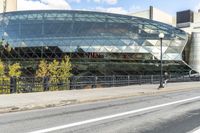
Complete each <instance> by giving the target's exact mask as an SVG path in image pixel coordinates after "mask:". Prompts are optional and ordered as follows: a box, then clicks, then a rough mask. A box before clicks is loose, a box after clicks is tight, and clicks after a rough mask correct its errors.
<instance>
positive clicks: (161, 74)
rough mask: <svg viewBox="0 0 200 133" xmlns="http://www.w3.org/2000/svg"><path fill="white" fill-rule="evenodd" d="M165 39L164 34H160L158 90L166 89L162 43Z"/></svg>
mask: <svg viewBox="0 0 200 133" xmlns="http://www.w3.org/2000/svg"><path fill="white" fill-rule="evenodd" d="M164 37H165V34H164V33H160V34H159V38H160V86H159V88H158V89H161V88H164V86H163V60H162V56H163V52H162V41H163V38H164Z"/></svg>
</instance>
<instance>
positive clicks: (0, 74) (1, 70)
mask: <svg viewBox="0 0 200 133" xmlns="http://www.w3.org/2000/svg"><path fill="white" fill-rule="evenodd" d="M4 76H5V67H4V64H3V62H2V61H1V60H0V77H4Z"/></svg>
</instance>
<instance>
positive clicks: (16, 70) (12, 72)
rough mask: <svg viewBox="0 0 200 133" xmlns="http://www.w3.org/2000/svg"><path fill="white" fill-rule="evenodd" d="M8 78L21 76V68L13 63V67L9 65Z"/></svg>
mask: <svg viewBox="0 0 200 133" xmlns="http://www.w3.org/2000/svg"><path fill="white" fill-rule="evenodd" d="M8 68H9V76H10V77H20V76H21V71H20V69H21V66H20V64H19V63H15V64H13V65H9V66H8Z"/></svg>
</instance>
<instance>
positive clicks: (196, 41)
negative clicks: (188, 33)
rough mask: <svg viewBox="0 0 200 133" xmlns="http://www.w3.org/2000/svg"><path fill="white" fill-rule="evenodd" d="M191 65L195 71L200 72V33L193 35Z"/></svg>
mask: <svg viewBox="0 0 200 133" xmlns="http://www.w3.org/2000/svg"><path fill="white" fill-rule="evenodd" d="M190 48H191V52H190V61H189V65H190V66H191V67H192V69H193V70H195V71H197V72H200V52H199V51H200V32H193V33H192V43H191V47H190Z"/></svg>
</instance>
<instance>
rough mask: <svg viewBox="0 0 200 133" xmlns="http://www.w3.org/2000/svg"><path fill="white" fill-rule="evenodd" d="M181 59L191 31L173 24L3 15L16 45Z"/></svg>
mask: <svg viewBox="0 0 200 133" xmlns="http://www.w3.org/2000/svg"><path fill="white" fill-rule="evenodd" d="M161 32H162V33H164V34H165V38H164V40H163V50H164V51H163V58H164V59H165V60H181V59H182V57H181V53H182V51H183V49H184V47H185V45H186V42H187V39H188V37H187V34H186V33H185V32H183V31H182V30H180V29H177V28H175V27H173V26H170V25H167V24H164V23H160V22H156V21H152V20H148V19H143V18H138V17H133V16H127V15H119V14H111V13H102V12H91V11H72V10H43V11H18V12H9V13H5V14H0V34H1V35H3V37H4V38H5V39H6V40H7V41H8V42H10V44H11V45H12V46H13V47H38V46H58V47H59V48H60V49H61V50H62V51H63V52H75V51H76V50H77V48H81V49H83V50H84V51H85V52H113V53H151V54H152V55H153V56H154V57H155V58H157V59H159V58H160V57H159V55H160V40H159V38H158V34H159V33H161Z"/></svg>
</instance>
